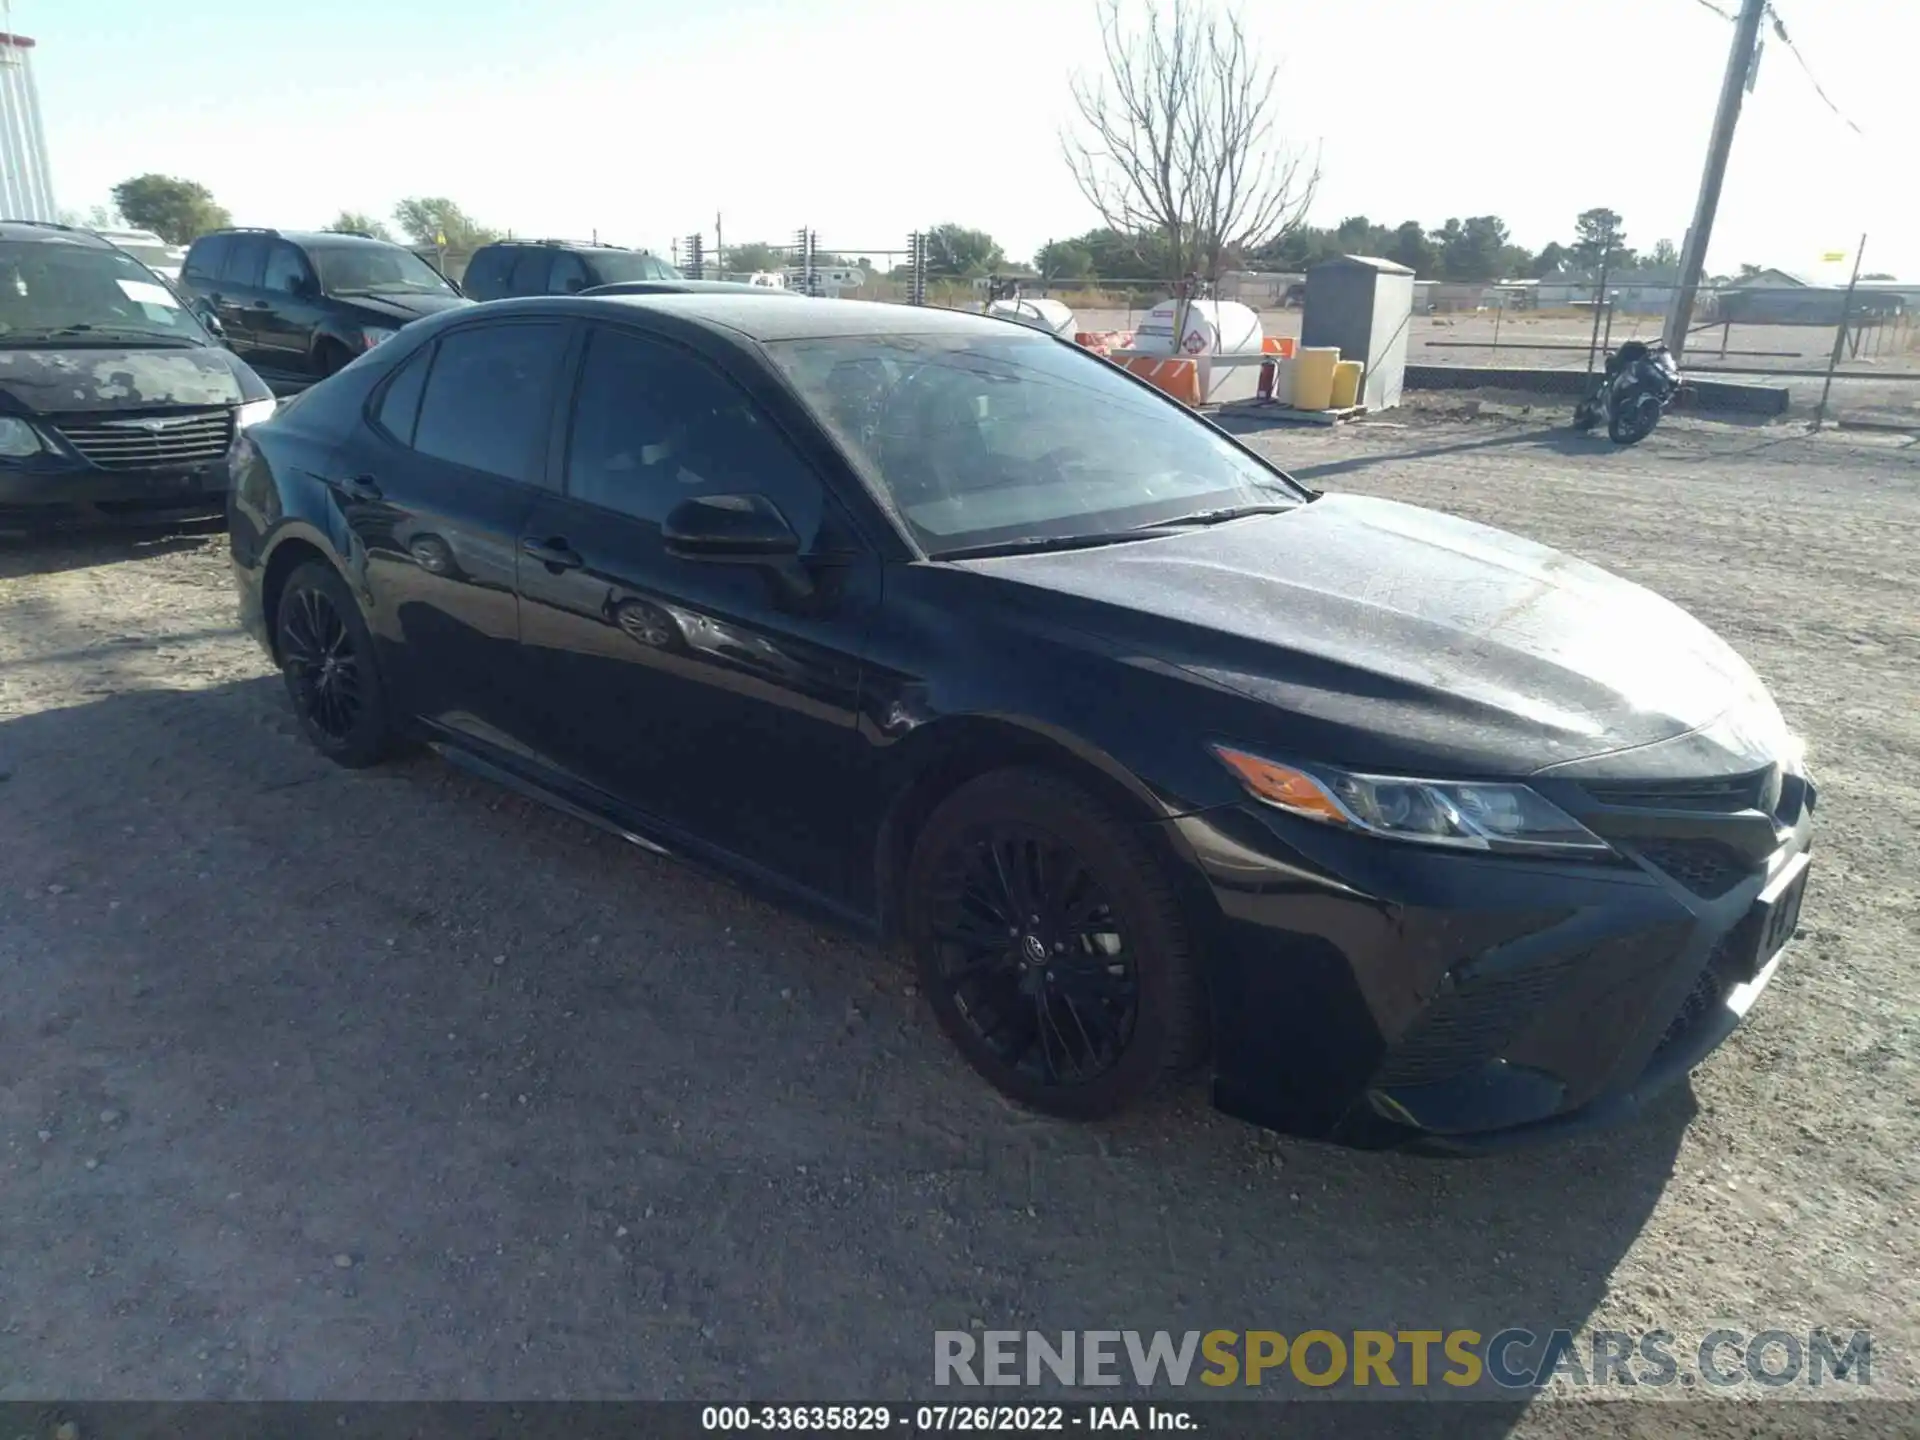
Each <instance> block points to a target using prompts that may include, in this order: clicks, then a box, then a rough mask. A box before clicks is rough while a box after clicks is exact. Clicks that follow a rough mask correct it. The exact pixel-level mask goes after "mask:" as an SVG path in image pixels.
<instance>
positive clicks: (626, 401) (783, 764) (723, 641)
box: [519, 325, 880, 896]
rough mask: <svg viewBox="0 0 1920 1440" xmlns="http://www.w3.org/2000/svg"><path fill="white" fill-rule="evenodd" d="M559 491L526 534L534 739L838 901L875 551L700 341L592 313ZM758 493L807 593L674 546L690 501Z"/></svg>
mask: <svg viewBox="0 0 1920 1440" xmlns="http://www.w3.org/2000/svg"><path fill="white" fill-rule="evenodd" d="M566 408H567V412H568V415H569V424H568V435H567V439H566V442H565V444H566V449H565V459H564V469H563V474H564V477H565V478H564V482H563V493H560V494H553V493H547V494H544V495H542V496H541V497H540V498H539V499H538V500H537V501H536V502H535V504H534V506H533V507H532V510H531V511H530V513H529V515H528V518H527V520H526V523H525V525H524V527H523V529H522V531H521V542H522V551H523V553H522V556H521V559H520V572H519V574H520V594H521V636H522V640H523V643H524V645H525V646H526V647H527V649H528V651H529V654H530V655H531V656H532V657H533V665H532V667H530V668H531V671H532V673H534V674H537V675H538V676H539V677H540V678H539V683H538V685H537V689H536V693H537V694H538V696H539V701H540V713H539V716H538V721H537V725H538V730H537V733H538V744H539V747H540V749H541V751H542V753H543V755H545V756H546V757H547V758H548V759H549V761H550V762H551V763H552V764H553V765H554V766H555V767H556V768H558V769H559V770H561V771H563V772H565V773H567V774H570V775H574V776H579V777H583V778H585V779H586V780H587V781H589V782H590V783H591V784H592V785H593V786H594V787H596V788H598V789H600V790H602V791H604V792H606V793H607V794H609V795H611V796H613V797H615V798H616V799H618V800H620V801H622V802H624V803H625V804H626V805H629V806H631V807H633V808H635V809H637V810H640V811H643V812H645V813H646V814H647V815H649V816H650V817H653V818H655V819H657V820H661V821H665V822H666V823H667V824H668V825H670V826H672V827H673V828H675V829H677V830H680V831H683V832H685V833H687V834H690V835H692V836H693V837H695V838H696V839H699V840H701V841H704V842H706V843H708V844H711V845H714V846H717V847H720V848H722V849H724V850H727V851H729V852H731V853H732V854H734V855H736V856H739V857H742V858H744V859H746V860H749V861H751V862H753V863H755V864H757V865H760V866H762V867H765V868H766V869H769V870H771V871H773V872H774V873H776V874H778V875H781V876H783V877H785V878H787V879H789V880H792V881H797V882H798V883H800V884H802V885H804V886H806V887H807V888H809V889H812V890H815V891H817V892H820V893H824V894H828V895H835V896H844V895H845V894H846V893H847V886H848V883H849V879H850V877H849V875H848V873H847V870H846V856H847V847H846V845H845V843H844V842H845V831H846V827H847V824H848V819H847V817H848V811H847V805H846V796H847V794H848V793H849V791H848V787H847V778H846V777H847V766H848V765H850V764H852V763H854V761H855V758H856V755H857V751H858V742H857V738H856V731H855V728H854V727H855V723H856V716H857V708H856V707H857V702H858V698H859V681H860V661H859V651H860V647H861V644H862V642H863V639H864V636H865V633H866V629H867V626H868V624H869V622H870V620H871V618H872V615H873V613H874V611H875V608H876V607H877V604H878V601H879V595H880V563H879V558H878V556H876V555H875V554H873V553H872V552H871V550H870V549H868V548H867V547H866V546H865V545H864V544H863V542H861V541H860V540H859V538H858V537H857V536H856V534H855V532H854V529H853V526H852V524H851V522H850V520H849V519H848V517H847V515H846V513H845V512H844V511H843V510H842V509H841V508H840V505H839V503H838V502H837V501H836V500H835V499H834V498H833V496H832V495H831V494H830V492H829V489H828V487H827V486H826V485H825V484H824V483H823V481H822V479H821V477H820V475H819V474H818V472H816V471H815V470H814V469H813V468H812V467H811V466H810V464H809V462H808V461H807V460H806V458H805V457H804V456H803V455H802V454H801V453H799V451H798V450H797V449H796V447H795V446H794V445H793V444H792V443H791V439H790V437H789V436H787V435H786V434H785V433H783V431H782V430H781V429H780V427H779V426H778V424H777V423H776V422H775V421H773V420H772V419H771V418H770V417H769V416H768V414H767V413H766V412H765V411H764V410H763V409H761V408H760V407H759V406H758V405H757V403H756V402H755V401H754V400H753V398H752V397H751V396H749V395H748V394H747V393H746V392H745V391H744V390H743V389H742V388H741V387H739V386H738V385H736V384H735V383H734V381H733V380H732V379H731V378H730V377H728V376H727V375H725V374H724V373H723V372H722V371H721V370H720V369H719V368H718V367H717V366H715V365H713V364H712V363H710V362H709V361H708V360H707V359H705V358H704V357H702V356H701V355H700V354H698V353H696V352H694V351H692V350H690V349H687V348H684V347H682V346H680V345H678V344H677V343H674V342H671V341H668V340H666V339H664V338H659V337H655V336H652V335H649V334H646V333H642V332H639V331H636V330H630V329H626V328H623V327H613V326H600V325H596V326H593V327H590V329H589V331H588V336H587V340H586V343H585V346H584V349H583V355H582V359H581V360H580V362H579V375H578V379H577V381H576V384H575V388H574V394H573V397H572V402H571V404H570V405H568V406H567V407H566ZM707 494H755V495H760V496H763V497H765V498H766V499H767V500H769V501H771V502H772V503H773V505H774V506H775V507H776V508H777V509H778V510H779V511H780V512H781V514H782V515H783V516H784V517H785V518H786V520H787V522H788V524H789V525H790V526H791V527H792V528H793V529H794V531H795V532H796V533H797V534H798V536H799V537H800V544H801V561H800V564H801V567H802V569H803V570H804V572H805V578H806V580H807V582H808V584H809V585H810V586H811V590H810V593H796V591H795V589H794V587H793V586H792V584H791V583H790V581H789V580H788V579H783V578H782V577H779V576H776V575H775V574H773V573H771V572H769V571H767V570H765V569H761V568H759V567H756V566H750V565H741V564H719V563H710V562H702V561H695V560H687V559H682V558H679V557H677V556H675V555H673V554H671V553H669V552H668V551H667V549H666V548H665V546H664V544H663V541H662V537H661V523H662V521H663V520H665V518H666V516H667V514H668V513H669V512H670V511H671V510H672V509H673V508H674V507H675V506H676V505H678V504H679V503H680V502H681V501H683V500H686V499H688V498H689V497H692V496H695V495H707Z"/></svg>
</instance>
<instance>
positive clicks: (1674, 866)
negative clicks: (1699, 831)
mask: <svg viewBox="0 0 1920 1440" xmlns="http://www.w3.org/2000/svg"><path fill="white" fill-rule="evenodd" d="M1638 849H1639V851H1640V857H1641V858H1642V859H1643V860H1645V861H1646V862H1647V863H1648V864H1650V865H1654V866H1657V867H1658V868H1659V869H1660V870H1662V871H1664V872H1665V873H1666V874H1668V875H1671V876H1672V877H1673V878H1674V879H1675V880H1678V881H1679V882H1680V883H1681V884H1682V885H1684V886H1686V887H1687V889H1689V890H1691V891H1692V892H1693V893H1694V894H1696V895H1698V896H1701V897H1702V898H1703V899H1707V900H1718V899H1719V898H1720V897H1721V896H1722V895H1724V894H1726V893H1727V892H1728V891H1729V890H1731V889H1733V887H1734V886H1736V885H1738V884H1739V883H1740V882H1741V881H1742V880H1744V879H1746V878H1747V877H1748V876H1749V875H1753V874H1757V873H1758V871H1759V869H1760V867H1759V866H1758V865H1751V864H1749V863H1748V862H1747V861H1746V860H1744V859H1743V858H1742V857H1741V856H1740V854H1739V853H1738V852H1737V851H1735V850H1732V849H1729V848H1728V847H1727V846H1725V845H1721V844H1719V843H1717V842H1715V841H1712V840H1647V841H1643V842H1641V843H1640V845H1639V846H1638Z"/></svg>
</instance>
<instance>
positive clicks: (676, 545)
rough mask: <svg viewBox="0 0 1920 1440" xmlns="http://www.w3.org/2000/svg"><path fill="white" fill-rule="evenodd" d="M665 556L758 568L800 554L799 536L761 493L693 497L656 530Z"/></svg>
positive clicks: (675, 507)
mask: <svg viewBox="0 0 1920 1440" xmlns="http://www.w3.org/2000/svg"><path fill="white" fill-rule="evenodd" d="M660 534H661V539H662V540H664V541H665V542H666V548H667V553H668V554H670V555H678V556H679V557H680V558H682V559H683V560H709V561H718V562H723V563H725V562H731V563H733V564H746V565H756V564H759V565H764V564H773V563H776V562H778V561H781V560H791V559H792V558H793V557H794V556H796V555H798V554H799V553H800V537H799V536H798V535H796V534H794V533H793V527H792V526H791V525H789V524H787V521H786V517H785V516H783V515H782V514H781V513H780V512H779V510H777V509H776V508H774V504H773V502H772V501H771V500H769V499H767V498H766V496H764V495H696V496H694V497H693V498H692V499H689V500H682V501H681V502H680V503H679V504H678V505H676V506H674V507H673V509H672V510H671V511H669V512H668V514H667V518H666V522H665V524H663V525H662V526H661V527H660Z"/></svg>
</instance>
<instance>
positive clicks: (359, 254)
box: [313, 243, 452, 295]
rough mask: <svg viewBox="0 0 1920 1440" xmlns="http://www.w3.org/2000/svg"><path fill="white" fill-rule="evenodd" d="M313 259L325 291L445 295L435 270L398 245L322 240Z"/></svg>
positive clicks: (442, 280) (443, 281)
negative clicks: (324, 241)
mask: <svg viewBox="0 0 1920 1440" xmlns="http://www.w3.org/2000/svg"><path fill="white" fill-rule="evenodd" d="M313 263H314V264H315V265H316V266H317V267H319V270H320V283H321V285H322V286H323V287H324V288H325V289H326V292H327V294H329V295H358V294H370V295H448V294H451V293H452V291H451V290H449V289H448V287H447V280H446V277H445V276H444V275H442V274H441V273H440V272H439V271H438V270H436V269H434V268H433V267H432V266H431V265H429V264H428V263H427V262H426V261H424V260H422V259H421V258H420V257H419V256H418V255H416V254H414V253H413V252H412V251H411V250H404V249H402V248H401V247H400V246H398V245H368V244H364V243H363V244H358V245H356V244H352V243H349V244H345V245H341V244H324V245H319V246H316V247H314V250H313Z"/></svg>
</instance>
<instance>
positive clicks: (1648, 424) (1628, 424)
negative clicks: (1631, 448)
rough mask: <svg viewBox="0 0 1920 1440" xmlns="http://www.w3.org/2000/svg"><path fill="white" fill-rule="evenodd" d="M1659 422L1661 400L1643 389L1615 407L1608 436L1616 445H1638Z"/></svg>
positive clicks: (1608, 422)
mask: <svg viewBox="0 0 1920 1440" xmlns="http://www.w3.org/2000/svg"><path fill="white" fill-rule="evenodd" d="M1659 423H1660V402H1659V400H1657V399H1656V398H1655V397H1654V396H1653V395H1652V394H1650V393H1648V392H1647V391H1645V390H1642V391H1639V392H1637V393H1635V394H1633V395H1629V396H1628V397H1627V398H1626V399H1625V401H1623V402H1622V403H1621V404H1619V405H1617V406H1615V407H1614V412H1613V418H1612V419H1610V420H1609V421H1607V438H1608V439H1609V440H1611V441H1613V442H1614V444H1616V445H1637V444H1639V443H1640V442H1641V441H1642V440H1644V439H1646V438H1647V436H1649V435H1651V434H1652V433H1653V427H1654V426H1656V425H1658V424H1659Z"/></svg>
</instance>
